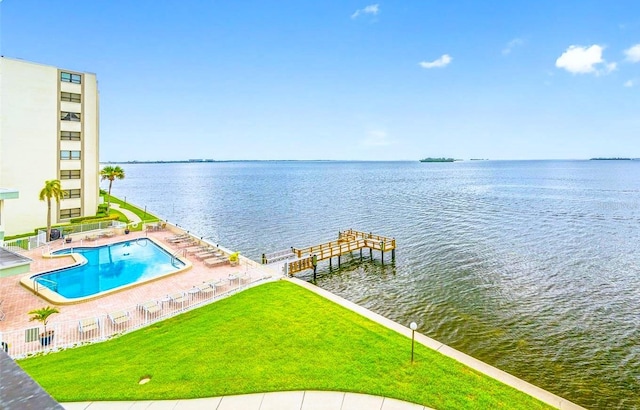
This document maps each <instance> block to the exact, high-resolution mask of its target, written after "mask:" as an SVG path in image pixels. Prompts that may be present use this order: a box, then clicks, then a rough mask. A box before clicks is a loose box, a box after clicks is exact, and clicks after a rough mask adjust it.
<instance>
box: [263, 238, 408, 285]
mask: <svg viewBox="0 0 640 410" xmlns="http://www.w3.org/2000/svg"><path fill="white" fill-rule="evenodd" d="M364 249H369V257H370V258H371V259H373V251H374V250H376V251H379V252H380V255H381V259H382V263H384V253H385V252H389V251H390V252H391V259H392V260H394V259H395V257H396V240H395V239H394V238H389V237H386V236H381V235H375V234H373V233H371V232H360V231H355V230H353V229H349V230H346V231H342V232H338V239H337V240H335V241H330V242H325V243H321V244H319V245H313V246H308V247H306V248H294V247H292V248H291V249H288V250H284V251H280V252H274V253H271V254H262V263H263V264H270V263H276V262H282V261H284V271H285V274H287V275H289V276H293V275H295V274H296V273H299V272H302V271H304V270H309V269H313V273H314V276H315V273H316V268H317V266H318V263H319V262H321V261H325V260H328V261H329V266H332V264H333V258H337V260H338V267H340V259H341V257H342V255H345V254H350V253H353V252H356V251H359V252H360V257H361V258H362V251H363V250H364Z"/></svg>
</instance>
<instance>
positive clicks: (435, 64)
mask: <svg viewBox="0 0 640 410" xmlns="http://www.w3.org/2000/svg"><path fill="white" fill-rule="evenodd" d="M451 60H453V58H452V57H451V56H450V55H449V54H443V55H442V57H440V58H439V59H437V60H433V61H421V62H420V63H418V64H420V67H422V68H441V67H446V66H447V65H449V63H450V62H451Z"/></svg>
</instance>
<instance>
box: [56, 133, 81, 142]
mask: <svg viewBox="0 0 640 410" xmlns="http://www.w3.org/2000/svg"><path fill="white" fill-rule="evenodd" d="M60 139H61V140H62V141H80V132H79V131H60Z"/></svg>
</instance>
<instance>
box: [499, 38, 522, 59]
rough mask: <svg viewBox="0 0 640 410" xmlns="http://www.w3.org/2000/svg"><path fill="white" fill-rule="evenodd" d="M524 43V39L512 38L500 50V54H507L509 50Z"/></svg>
mask: <svg viewBox="0 0 640 410" xmlns="http://www.w3.org/2000/svg"><path fill="white" fill-rule="evenodd" d="M523 45H524V40H523V39H521V38H514V39H513V40H511V41H509V42H508V43H507V46H506V47H505V48H504V49H503V50H502V54H504V55H507V54H509V53H511V51H512V50H513V49H514V48H516V47H521V46H523Z"/></svg>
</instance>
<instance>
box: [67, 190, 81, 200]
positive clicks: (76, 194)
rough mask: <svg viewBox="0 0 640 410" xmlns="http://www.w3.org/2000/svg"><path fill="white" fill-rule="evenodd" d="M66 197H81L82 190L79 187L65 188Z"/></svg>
mask: <svg viewBox="0 0 640 410" xmlns="http://www.w3.org/2000/svg"><path fill="white" fill-rule="evenodd" d="M64 198H65V199H71V198H80V190H79V189H65V190H64Z"/></svg>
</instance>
